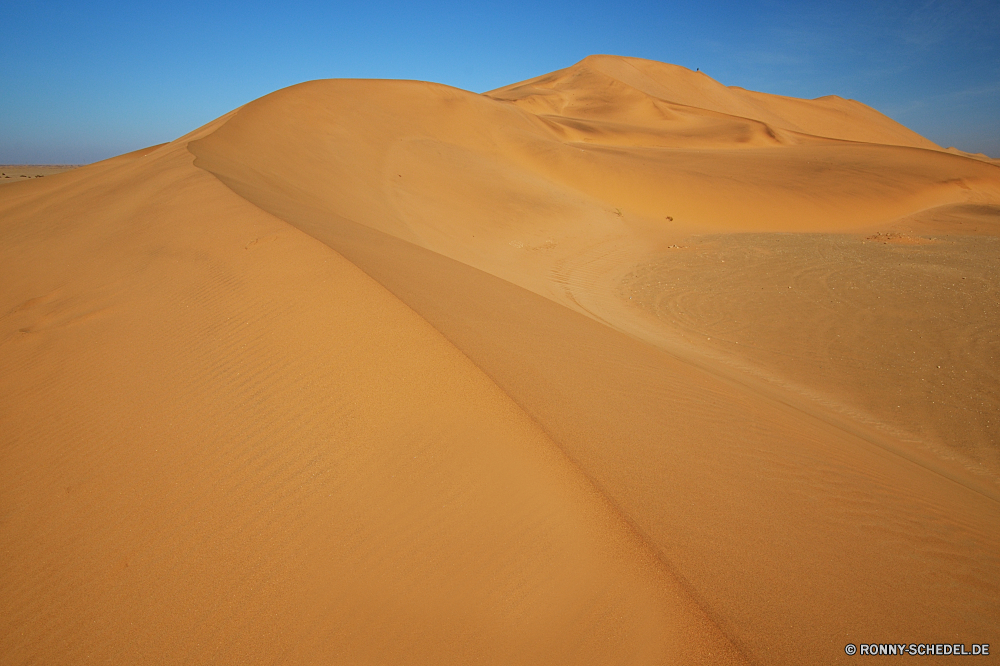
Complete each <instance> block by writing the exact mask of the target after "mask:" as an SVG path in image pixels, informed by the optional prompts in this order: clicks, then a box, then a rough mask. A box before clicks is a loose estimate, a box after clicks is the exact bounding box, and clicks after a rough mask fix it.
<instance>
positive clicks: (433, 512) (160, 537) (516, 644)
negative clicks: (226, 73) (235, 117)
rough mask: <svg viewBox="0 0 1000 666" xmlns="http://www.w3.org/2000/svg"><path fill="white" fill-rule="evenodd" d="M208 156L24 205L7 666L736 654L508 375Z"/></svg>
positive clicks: (115, 167) (0, 588) (97, 181)
mask: <svg viewBox="0 0 1000 666" xmlns="http://www.w3.org/2000/svg"><path fill="white" fill-rule="evenodd" d="M185 143H186V142H178V143H176V144H172V145H169V146H166V147H164V148H161V149H158V150H155V151H153V152H151V153H150V154H148V155H145V156H142V157H131V158H120V159H119V160H113V161H111V162H109V163H106V164H102V165H95V166H93V167H89V168H85V169H81V170H79V171H78V172H76V173H73V174H70V175H69V176H68V177H65V178H62V179H59V180H57V179H55V178H53V179H50V181H49V182H46V183H37V186H35V187H32V188H31V189H28V188H27V187H21V186H10V190H9V191H10V192H11V194H13V195H16V196H11V197H9V198H5V199H4V200H3V202H2V204H0V205H2V208H0V211H2V219H3V226H2V230H0V233H2V238H3V244H2V245H3V255H2V260H0V265H2V266H3V267H4V269H3V284H4V289H3V293H2V296H3V302H2V305H0V311H2V312H3V313H4V316H3V319H2V320H0V321H2V323H3V328H2V329H0V341H2V342H0V345H2V351H3V353H2V356H0V369H2V377H3V382H2V385H0V389H2V394H0V405H2V406H3V407H2V412H0V418H2V422H3V429H2V432H3V436H2V444H3V448H2V461H3V463H2V465H0V469H2V476H3V482H2V483H0V487H2V490H0V493H2V494H0V503H2V506H3V508H4V528H3V530H2V532H0V543H2V546H0V548H2V551H3V552H4V554H5V564H4V569H3V574H2V576H0V608H2V611H0V617H2V618H3V621H2V623H0V630H2V633H0V649H2V661H3V662H4V663H29V662H34V661H46V662H50V663H61V662H62V663H64V662H78V663H82V662H87V661H88V660H94V661H114V662H133V663H135V662H143V661H156V662H157V663H219V662H220V661H221V662H227V663H250V662H254V663H259V662H273V661H291V662H297V663H313V662H326V661H327V660H328V659H330V658H334V659H336V660H337V661H338V663H368V662H380V663H382V662H392V663H468V662H469V661H473V660H474V661H480V662H485V663H502V664H510V663H526V664H530V663H573V664H577V663H588V662H589V663H602V664H603V663H615V662H618V661H623V662H638V663H656V662H662V661H663V660H665V659H667V658H668V657H667V655H674V658H677V659H679V660H680V661H683V662H689V663H717V662H718V661H719V660H721V661H723V662H725V661H732V662H734V663H736V662H738V661H739V659H738V657H737V656H736V653H735V652H734V651H733V650H732V648H731V647H729V643H728V641H727V640H726V639H725V638H724V637H723V636H722V635H721V633H720V632H719V631H718V629H717V628H715V626H714V625H713V624H712V623H711V622H710V621H709V620H708V618H707V617H706V616H705V615H704V613H703V612H702V610H701V609H700V608H699V607H698V606H697V605H696V604H695V602H694V601H693V600H692V599H691V597H690V595H689V593H688V592H687V591H685V590H684V589H683V588H682V587H681V586H680V585H679V583H678V582H677V581H676V580H675V579H674V578H673V577H672V575H671V573H670V572H669V571H666V570H664V569H663V568H662V566H661V565H660V564H659V563H658V562H657V560H656V555H655V553H653V552H651V551H650V550H649V548H648V547H647V546H645V545H644V544H643V543H642V542H641V540H639V538H638V537H637V536H636V534H635V533H634V531H633V530H632V528H631V527H630V526H629V525H628V524H627V522H626V521H625V520H624V519H623V518H622V517H621V516H620V515H618V514H616V513H615V511H614V510H612V509H611V507H610V506H609V505H608V503H607V501H606V500H605V499H604V498H602V497H601V496H600V495H599V494H598V493H597V492H596V491H595V488H594V487H593V485H592V484H591V483H590V482H589V481H588V480H587V479H586V478H585V477H584V476H582V475H581V474H580V473H579V472H578V470H576V469H575V468H574V467H573V466H571V465H570V464H568V462H567V461H566V460H565V458H564V457H563V455H562V454H561V453H560V452H559V451H558V449H557V448H556V447H555V446H554V445H553V444H552V442H551V441H550V440H549V438H548V437H547V436H546V435H545V433H544V432H543V431H542V430H541V429H540V428H539V427H538V425H537V424H536V423H534V422H533V421H532V419H531V418H530V417H529V416H527V415H526V414H524V412H523V411H521V410H520V409H519V408H518V407H517V405H515V404H514V403H513V402H512V401H511V399H510V398H509V397H508V396H506V395H505V394H503V393H502V392H501V391H500V390H498V389H497V387H496V386H495V385H494V384H493V383H492V381H491V380H489V379H488V378H487V377H486V376H484V375H483V374H482V372H481V371H480V370H478V369H477V368H476V367H475V366H474V365H473V364H472V363H470V362H469V360H468V359H467V358H466V357H465V356H464V355H463V354H461V353H460V352H458V351H457V350H456V349H455V348H454V347H452V346H451V345H450V344H449V343H448V342H447V341H446V340H445V339H444V338H443V337H442V336H441V334H440V333H438V332H437V331H435V330H434V329H433V328H431V327H430V326H429V325H428V324H427V323H426V322H425V321H423V320H422V319H421V318H420V317H418V316H417V315H415V314H414V313H413V311H411V310H410V309H408V308H407V307H406V306H404V305H403V304H401V303H400V302H399V301H397V300H396V299H395V298H393V297H392V296H391V295H390V294H389V293H388V292H386V291H385V290H384V289H382V288H381V287H379V286H378V285H377V284H376V283H375V282H373V281H372V280H371V279H370V278H368V277H367V276H365V275H364V274H363V273H362V272H361V271H359V270H358V269H357V268H356V267H354V266H352V265H351V264H350V263H348V262H347V261H345V260H344V259H343V258H342V257H341V256H339V255H337V254H336V253H334V252H332V251H331V250H330V249H329V248H327V247H326V246H324V245H321V244H320V243H317V242H316V241H315V240H313V239H311V238H309V237H307V236H305V235H303V234H301V233H299V232H298V231H296V230H294V229H292V228H291V227H289V226H288V225H287V224H285V223H284V222H282V221H280V220H278V219H276V218H274V217H272V216H270V215H268V214H266V213H263V212H261V211H260V210H259V209H257V208H255V207H253V206H251V205H249V204H247V203H246V202H245V201H243V200H242V199H239V198H238V197H236V196H235V195H233V194H232V193H231V192H230V191H229V190H227V189H226V188H224V187H223V186H222V185H220V184H219V183H218V181H216V180H215V179H214V178H213V177H211V176H210V175H209V174H207V173H205V172H204V171H201V170H199V169H196V168H194V167H193V166H192V165H191V162H192V158H191V156H190V154H189V153H187V151H186V150H185ZM32 185H35V184H32Z"/></svg>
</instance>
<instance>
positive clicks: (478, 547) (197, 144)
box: [0, 56, 1000, 664]
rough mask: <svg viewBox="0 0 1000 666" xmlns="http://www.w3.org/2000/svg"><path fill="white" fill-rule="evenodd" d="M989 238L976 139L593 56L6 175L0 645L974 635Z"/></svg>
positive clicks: (977, 631) (456, 643) (992, 209)
mask: <svg viewBox="0 0 1000 666" xmlns="http://www.w3.org/2000/svg"><path fill="white" fill-rule="evenodd" d="M998 236H1000V171H998V170H997V167H996V166H995V165H993V164H991V163H989V162H988V161H986V160H984V159H970V158H969V157H968V156H965V155H962V154H957V153H955V152H948V151H944V150H942V149H940V148H939V147H938V146H935V145H934V144H933V143H931V142H929V141H927V140H926V139H924V138H923V137H920V136H918V135H916V134H915V133H913V132H911V131H910V130H908V129H906V128H905V127H902V126H901V125H899V124H897V123H895V122H893V121H892V120H890V119H888V118H886V117H884V116H882V115H881V114H879V113H878V112H876V111H874V110H873V109H870V108H869V107H866V106H864V105H863V104H860V103H858V102H854V101H851V100H843V99H840V98H835V97H828V98H820V99H817V100H797V99H791V98H784V97H778V96H772V95H766V94H763V93H756V92H750V91H746V90H742V89H739V88H729V87H726V86H723V85H721V84H719V83H717V82H715V81H713V80H712V79H710V78H708V77H707V76H705V75H704V74H701V73H695V72H691V71H689V70H685V69H683V68H680V67H675V66H672V65H666V64H663V63H655V62H650V61H643V60H639V59H633V58H619V57H612V56H592V57H590V58H587V59H585V60H583V61H581V62H580V63H578V64H576V65H574V66H573V67H570V68H568V69H566V70H561V71H559V72H554V73H552V74H548V75H545V76H542V77H539V78H537V79H532V80H530V81H526V82H522V83H518V84H514V85H512V86H508V87H506V88H502V89H499V90H495V91H491V92H489V93H486V94H483V95H476V94H473V93H469V92H465V91H461V90H456V89H454V88H449V87H446V86H441V85H437V84H430V83H422V82H411V81H343V80H339V81H316V82H311V83H306V84H302V85H299V86H294V87H292V88H288V89H285V90H281V91H278V92H276V93H274V94H272V95H269V96H267V97H264V98H261V99H259V100H256V101H254V102H251V103H250V104H247V105H246V106H244V107H241V108H240V109H237V110H236V111H234V112H232V113H230V114H228V115H226V116H224V117H222V118H220V119H218V120H216V121H214V122H213V123H210V124H209V125H207V126H205V127H203V128H201V129H199V130H197V131H195V132H193V133H192V134H190V135H188V136H186V137H182V138H181V139H178V140H177V141H175V142H172V143H170V144H166V145H163V146H159V147H155V148H153V149H149V150H145V151H138V152H136V153H132V154H129V155H125V156H122V157H119V158H115V159H113V160H108V161H106V162H103V163H99V164H95V165H91V166H88V167H83V168H80V169H77V170H74V171H72V172H69V173H64V174H59V175H55V176H52V177H47V178H45V179H43V180H41V181H32V182H25V183H20V184H12V185H9V186H8V187H5V188H3V189H2V191H0V266H2V268H0V285H2V286H0V378H2V379H0V424H2V428H0V520H2V521H3V522H2V525H3V528H2V530H0V549H2V552H3V553H5V557H7V558H8V560H7V563H6V564H5V568H4V569H3V571H2V572H0V661H2V662H4V663H33V662H54V663H61V662H87V661H109V660H110V661H116V662H144V661H157V662H164V663H220V662H226V663H228V662H232V663H251V662H265V661H267V662H286V663H337V664H358V663H401V664H408V663H410V664H432V663H433V664H442V663H454V664H465V663H473V662H475V663H495V664H586V663H593V664H668V663H678V664H682V663H684V664H686V663H691V664H695V663H704V664H719V663H787V664H794V663H801V664H811V663H817V662H820V663H828V662H835V661H838V660H850V659H851V657H848V656H847V655H846V654H845V652H844V646H845V644H847V643H855V644H856V643H860V642H868V643H870V642H878V643H885V642H900V641H906V642H912V641H918V642H955V641H958V640H964V641H965V642H966V643H971V642H973V641H981V642H989V639H990V636H991V635H992V633H993V632H995V628H996V626H997V625H998V624H1000V603H998V599H1000V577H998V574H997V572H998V571H1000V560H998V556H997V553H1000V537H998V534H1000V530H998V529H997V528H998V527H1000V483H998V479H1000V458H998V452H997V444H998V441H1000V437H998V435H997V432H996V430H997V428H998V427H1000V425H998V423H997V421H996V419H995V414H996V413H998V411H1000V398H998V396H1000V390H998V386H1000V384H998V381H1000V379H998V377H997V373H996V371H995V368H996V359H997V357H998V355H1000V341H998V339H997V336H996V333H995V331H996V330H1000V326H998V324H1000V322H998V321H997V317H998V316H1000V313H998V312H997V310H996V308H995V300H996V296H997V294H996V277H997V275H996V270H997V267H996V262H995V256H996V254H995V251H994V249H995V248H994V245H995V242H994V241H995V240H996V238H997V237H998ZM786 283H787V284H786ZM931 366H942V367H941V368H936V367H931ZM963 410H964V411H963Z"/></svg>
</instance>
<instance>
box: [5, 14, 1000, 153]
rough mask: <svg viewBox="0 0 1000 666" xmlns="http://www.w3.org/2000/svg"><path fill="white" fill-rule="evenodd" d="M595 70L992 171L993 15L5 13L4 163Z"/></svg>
mask: <svg viewBox="0 0 1000 666" xmlns="http://www.w3.org/2000/svg"><path fill="white" fill-rule="evenodd" d="M592 53H612V54H617V55H630V56H637V57H642V58H650V59H653V60H661V61H664V62H670V63H674V64H678V65H683V66H685V67H690V68H692V69H694V68H695V67H699V68H701V70H702V71H704V72H706V73H707V74H708V75H709V76H712V77H713V78H715V79H717V80H719V81H720V82H722V83H724V84H726V85H739V86H743V87H745V88H750V89H753V90H760V91H763V92H770V93H777V94H782V95H792V96H796V97H819V96H822V95H830V94H836V95H840V96H842V97H850V98H853V99H857V100H860V101H862V102H864V103H866V104H868V105H870V106H872V107H874V108H876V109H878V110H879V111H882V112H883V113H885V114H887V115H889V116H890V117H892V118H894V119H896V120H898V121H900V122H902V123H903V124H905V125H907V126H908V127H910V128H912V129H914V130H916V131H917V132H920V133H921V134H923V135H924V136H927V137H928V138H930V139H931V140H933V141H935V142H937V143H939V144H941V145H943V146H951V145H954V146H957V147H958V148H961V149H962V150H967V151H971V152H985V153H987V154H989V155H991V156H993V157H1000V2H997V1H996V0H989V1H984V0H968V1H965V2H959V1H949V0H941V1H929V2H920V1H919V0H918V1H916V2H913V1H910V2H902V1H900V2H896V1H893V2H878V1H876V2H874V3H873V2H841V1H838V0H831V1H830V2H824V3H815V4H813V3H801V2H800V3H789V2H779V1H773V2H734V1H713V0H706V1H703V2H698V3H693V2H686V3H672V2H633V3H628V2H622V3H607V2H603V3H600V2H591V1H588V0H582V1H580V2H576V3H565V2H545V1H544V0H542V1H540V2H520V0H514V1H513V2H504V3H501V2H497V3H492V2H486V3H478V4H468V3H464V2H439V3H424V4H417V3H397V2H384V1H375V2H365V3H360V2H359V3H354V4H339V3H321V2H300V3H293V4H290V5H282V4H279V3H273V2H270V3H258V2H241V3H236V2H212V1H211V0H204V1H202V2H186V1H184V0H177V1H175V2H169V3H168V2H163V3H155V4H149V3H143V2H112V1H102V0H90V1H88V2H82V1H76V0H74V1H71V2H58V1H57V2H38V1H34V0H17V1H15V2H9V3H6V4H5V6H4V10H3V12H2V14H0V164H9V163H35V164H38V163H86V162H92V161H95V160H99V159H103V158H106V157H110V156H113V155H116V154H120V153H123V152H127V151H130V150H135V149H138V148H141V147H144V146H147V145H152V144H156V143H161V142H164V141H169V140H172V139H175V138H177V137H178V136H181V135H183V134H185V133H187V132H188V131H190V130H192V129H194V128H195V127H198V126H200V125H202V124H204V123H206V122H208V121H209V120H211V119H213V118H215V117H217V116H219V115H222V114H223V113H226V112H227V111H229V110H231V109H233V108H235V107H237V106H239V105H241V104H244V103H246V102H248V101H250V100H252V99H255V98H257V97H260V96H262V95H265V94H267V93H269V92H272V91H274V90H276V89H278V88H282V87H285V86H288V85H292V84H294V83H298V82H301V81H307V80H310V79H318V78H405V79H421V80H426V81H436V82H439V83H446V84H449V85H453V86H457V87H459V88H464V89H466V90H473V91H476V92H482V91H485V90H490V89H492V88H496V87H500V86H503V85H506V84H508V83H513V82H515V81H519V80H523V79H527V78H531V77H533V76H537V75H539V74H544V73H546V72H549V71H552V70H556V69H561V68H563V67H567V66H569V65H571V64H573V63H574V62H576V61H578V60H580V59H581V58H583V57H584V56H587V55H589V54H592Z"/></svg>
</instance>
